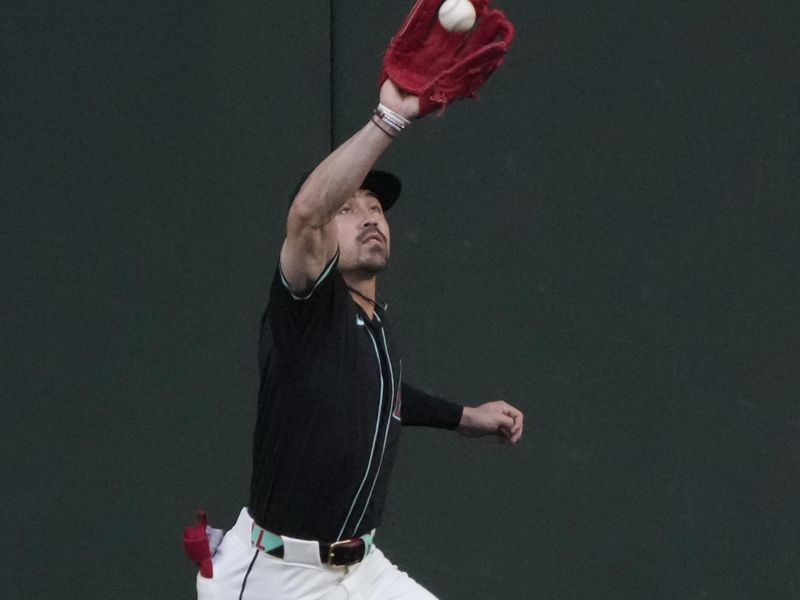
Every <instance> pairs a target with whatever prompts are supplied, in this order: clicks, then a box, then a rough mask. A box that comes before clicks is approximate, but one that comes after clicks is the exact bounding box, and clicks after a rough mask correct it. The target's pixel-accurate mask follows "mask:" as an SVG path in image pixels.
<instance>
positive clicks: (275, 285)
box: [249, 254, 462, 542]
mask: <svg viewBox="0 0 800 600" xmlns="http://www.w3.org/2000/svg"><path fill="white" fill-rule="evenodd" d="M337 261H338V254H337V256H336V257H335V258H334V259H333V260H331V262H330V263H329V264H328V265H327V266H326V268H325V270H324V271H323V272H322V274H321V275H320V277H319V278H318V280H317V281H316V282H315V283H314V284H313V285H312V286H311V287H310V288H309V289H308V290H307V291H306V292H304V293H303V294H299V295H298V294H293V293H292V292H291V291H290V290H289V287H288V285H287V283H286V281H285V280H284V278H283V276H282V274H281V273H280V268H278V269H277V270H276V273H275V277H274V279H273V282H272V286H271V290H270V298H269V304H268V306H267V310H266V312H265V314H264V317H263V320H262V326H261V336H260V340H259V362H260V368H261V384H260V389H259V403H258V415H257V419H256V427H255V432H254V441H253V473H252V479H251V487H250V503H249V510H250V515H251V516H252V517H253V519H254V520H255V521H256V522H257V523H258V524H259V525H261V526H262V527H264V528H266V529H268V530H270V531H273V532H275V533H278V534H283V535H288V536H290V537H296V538H301V539H312V540H320V541H326V542H327V541H335V540H339V539H343V538H348V537H353V536H356V535H361V534H363V533H366V532H368V531H370V530H371V529H373V528H375V527H377V526H378V525H379V523H380V518H381V512H382V508H383V504H384V500H385V498H386V489H387V485H388V479H389V474H390V472H391V469H392V465H393V463H394V457H395V452H396V449H397V443H398V439H399V435H400V429H401V425H402V424H403V422H404V421H405V424H407V425H429V426H436V427H445V428H455V427H456V426H457V425H458V422H459V420H460V418H461V411H462V408H461V407H460V406H459V405H456V404H452V403H450V402H446V401H444V400H442V399H440V398H436V397H433V396H430V395H427V394H424V393H422V392H420V391H419V390H417V389H415V388H413V387H411V386H409V385H408V384H405V383H404V382H403V375H402V369H403V367H402V361H401V360H400V357H399V353H398V350H397V348H396V347H395V345H394V341H393V337H392V335H391V332H390V329H389V325H388V321H387V318H386V313H385V311H383V310H382V309H380V308H376V310H375V313H374V316H373V318H372V319H369V318H368V316H367V314H366V313H365V312H364V311H363V310H362V309H361V307H360V306H359V305H358V304H357V303H356V302H355V301H354V300H353V299H352V298H351V296H350V292H349V290H348V288H347V285H346V283H345V281H344V279H343V278H342V276H341V274H340V273H339V271H338V269H337V268H336V266H337Z"/></svg>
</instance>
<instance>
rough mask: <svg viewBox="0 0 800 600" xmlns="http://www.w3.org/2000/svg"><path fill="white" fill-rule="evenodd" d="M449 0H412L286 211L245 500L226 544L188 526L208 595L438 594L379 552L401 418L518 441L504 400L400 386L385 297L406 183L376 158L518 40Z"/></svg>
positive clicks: (480, 7) (464, 91) (467, 88)
mask: <svg viewBox="0 0 800 600" xmlns="http://www.w3.org/2000/svg"><path fill="white" fill-rule="evenodd" d="M440 2H441V0H418V2H417V3H416V4H415V5H414V7H413V9H412V11H411V13H410V14H409V16H408V17H407V19H406V21H405V23H404V24H403V26H402V27H401V29H400V31H399V33H398V34H397V35H396V36H395V37H394V38H393V39H392V42H391V44H390V46H389V48H388V49H387V52H386V54H385V56H384V69H383V73H382V77H381V81H382V84H381V86H380V102H379V104H378V107H377V108H376V109H375V112H374V114H373V115H372V116H371V118H370V119H369V120H368V121H367V123H366V124H365V125H364V127H363V128H362V129H361V130H360V131H358V132H357V133H356V134H355V135H353V136H352V137H351V138H350V139H348V140H347V141H346V142H345V143H344V144H342V145H341V146H340V147H339V148H338V149H336V150H335V151H334V152H333V153H332V154H331V155H329V156H328V157H327V158H326V159H325V160H324V161H323V162H322V163H321V164H320V165H318V166H317V167H316V168H315V169H314V170H313V171H312V172H311V174H310V175H309V176H308V177H307V179H306V180H305V181H304V183H303V184H302V186H301V187H300V189H299V191H298V192H297V194H296V195H295V197H294V199H293V201H292V204H291V206H290V208H289V214H288V218H287V225H286V239H285V241H284V242H283V246H282V248H281V251H280V258H279V261H278V266H277V268H276V271H275V276H274V279H273V281H272V285H271V289H270V295H269V303H268V306H267V309H266V312H265V314H264V317H263V320H262V326H261V335H260V342H259V363H260V368H261V384H260V391H259V401H258V413H257V421H256V426H255V433H254V443H253V471H252V479H251V488H250V501H249V505H248V507H247V508H244V509H242V511H241V514H240V516H239V519H238V521H237V522H236V524H235V525H234V527H233V529H231V530H230V531H229V532H228V533H227V534H226V535H225V537H224V539H223V540H222V543H221V544H220V545H219V547H218V548H216V549H215V548H211V549H209V548H208V542H207V541H206V540H205V532H206V527H205V521H202V522H201V523H200V524H199V525H198V526H197V528H194V529H195V533H199V536H198V539H194V540H192V539H189V540H188V543H187V549H190V550H191V549H194V550H195V551H198V548H200V546H201V545H202V549H201V550H202V552H200V553H199V554H198V553H197V552H195V555H194V557H195V559H196V560H197V561H198V563H200V565H201V573H200V574H199V575H198V579H197V586H198V597H199V598H200V600H211V599H215V600H229V599H230V600H233V599H237V598H238V599H242V598H252V599H254V600H255V599H263V600H266V599H299V598H307V599H326V600H329V599H330V600H333V599H342V600H344V599H347V598H350V599H355V598H359V599H363V600H369V599H375V600H377V599H380V600H388V599H401V598H402V599H431V598H433V596H432V595H431V594H430V592H428V591H426V590H425V589H424V588H422V587H421V586H420V585H419V584H417V583H416V582H415V581H414V580H412V579H411V578H410V577H409V576H408V575H406V574H405V573H403V572H401V571H400V570H398V569H397V568H396V567H395V566H393V565H392V564H391V562H389V561H388V560H387V559H386V558H385V557H384V555H383V554H382V553H381V551H380V550H379V549H378V548H377V547H376V545H375V537H376V528H377V527H378V526H379V525H380V522H381V513H382V509H383V505H384V499H385V497H386V491H387V484H388V480H389V474H390V472H391V469H392V464H393V462H394V457H395V451H396V448H397V442H398V439H399V436H400V432H401V428H402V426H415V425H416V426H429V427H439V428H444V429H451V430H457V431H458V432H460V433H462V434H464V435H469V436H481V435H496V436H499V437H501V438H504V439H505V440H507V441H509V442H511V443H515V442H517V441H518V440H519V439H520V437H521V435H522V431H523V415H522V413H521V412H520V411H519V410H517V409H516V408H514V407H513V406H510V405H509V404H507V403H506V402H503V401H494V402H488V403H486V404H482V405H480V406H476V407H469V406H463V407H462V406H460V405H458V404H454V403H452V402H448V401H446V400H444V399H441V398H437V397H434V396H431V395H429V394H426V393H424V392H422V391H420V390H419V389H417V388H415V387H413V386H412V385H410V384H409V383H408V382H406V381H405V380H404V376H403V363H402V360H401V358H400V354H399V351H398V349H397V347H396V346H395V343H394V337H393V335H392V332H391V327H390V323H389V317H388V314H387V310H386V305H385V304H384V303H383V302H382V300H381V299H380V297H379V296H378V294H377V275H378V273H380V272H381V271H382V270H383V269H384V268H385V267H386V265H387V262H388V261H389V257H390V249H391V233H390V228H389V224H388V222H387V219H386V215H387V213H388V211H389V210H390V208H391V207H392V205H393V204H394V203H395V202H396V201H397V199H398V197H399V195H400V191H401V184H400V181H399V180H398V179H397V177H395V176H394V175H392V174H390V173H387V172H385V171H378V170H375V169H373V165H374V163H375V162H376V160H377V159H378V157H379V156H380V155H381V153H382V152H383V151H384V150H385V149H386V148H387V147H388V146H389V144H390V143H391V142H392V140H393V139H394V138H395V137H397V136H398V135H399V134H400V133H402V131H403V130H404V129H405V128H406V127H408V126H409V124H410V123H411V121H412V120H413V119H417V118H419V117H422V116H423V115H425V114H427V113H429V112H431V111H432V110H435V109H438V108H442V107H444V106H445V105H446V104H448V103H449V102H452V101H453V100H456V99H459V98H462V97H466V96H470V95H472V94H473V93H474V91H475V90H476V89H477V88H478V87H480V85H482V84H483V82H484V81H485V80H486V78H487V77H488V76H489V74H490V73H491V72H492V71H493V70H494V69H495V68H496V67H497V66H498V65H499V64H500V62H501V60H502V57H503V55H504V53H505V51H506V49H507V48H508V45H509V43H510V41H511V38H512V37H513V28H512V27H511V25H510V23H509V22H508V20H507V19H506V18H505V16H504V15H503V14H502V13H501V12H500V11H499V10H497V9H492V8H490V7H489V3H488V0H474V5H475V8H476V12H477V15H478V22H477V24H476V25H475V27H474V28H473V29H472V30H471V31H470V32H468V33H452V32H448V31H446V30H444V29H443V28H442V27H441V26H440V25H439V24H437V21H436V11H437V9H438V7H439V4H440ZM188 537H189V538H191V535H189V536H188ZM186 541H187V538H186V537H185V542H186ZM195 542H196V543H195ZM213 545H214V544H212V546H213ZM213 550H216V552H215V553H214V552H213ZM203 552H205V554H203ZM212 554H213V558H212Z"/></svg>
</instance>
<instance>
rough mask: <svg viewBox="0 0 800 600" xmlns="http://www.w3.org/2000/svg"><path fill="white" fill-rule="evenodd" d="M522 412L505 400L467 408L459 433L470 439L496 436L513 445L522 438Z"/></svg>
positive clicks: (465, 408)
mask: <svg viewBox="0 0 800 600" xmlns="http://www.w3.org/2000/svg"><path fill="white" fill-rule="evenodd" d="M523 419H524V416H523V414H522V412H521V411H520V410H518V409H516V408H514V407H513V406H511V405H510V404H508V403H507V402H504V401H503V400H495V401H494V402H486V403H485V404H481V405H480V406H465V407H464V412H463V413H462V414H461V422H460V423H459V425H458V428H457V431H458V432H459V433H460V434H462V435H466V436H468V437H481V436H484V435H495V436H498V437H500V438H501V439H503V440H506V441H508V442H510V443H512V444H516V443H517V442H518V441H519V439H520V438H521V437H522V421H523Z"/></svg>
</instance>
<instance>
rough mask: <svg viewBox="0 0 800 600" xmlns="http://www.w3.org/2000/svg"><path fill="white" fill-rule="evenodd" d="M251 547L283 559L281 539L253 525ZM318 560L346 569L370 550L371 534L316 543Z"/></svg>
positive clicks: (360, 559) (324, 563)
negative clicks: (327, 542)
mask: <svg viewBox="0 0 800 600" xmlns="http://www.w3.org/2000/svg"><path fill="white" fill-rule="evenodd" d="M250 536H251V540H252V542H253V546H255V547H256V548H258V549H259V550H261V551H263V552H266V553H267V554H269V555H270V556H275V557H276V558H283V554H284V552H283V538H281V536H279V535H277V534H275V533H272V532H270V531H267V530H266V529H264V528H263V527H260V526H259V525H257V524H256V523H253V525H252V528H251V531H250ZM318 545H319V559H320V561H321V562H322V564H323V565H330V566H333V567H346V566H348V565H352V564H355V563H357V562H360V561H362V560H363V559H364V557H365V556H366V555H367V554H368V553H369V551H370V548H372V534H366V535H363V536H361V537H356V538H349V539H346V540H341V541H338V542H331V543H329V544H326V543H323V542H318Z"/></svg>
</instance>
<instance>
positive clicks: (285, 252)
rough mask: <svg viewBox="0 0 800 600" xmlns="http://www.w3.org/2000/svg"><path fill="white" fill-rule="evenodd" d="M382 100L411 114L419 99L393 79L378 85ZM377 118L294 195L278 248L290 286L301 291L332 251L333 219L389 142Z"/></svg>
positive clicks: (331, 254)
mask: <svg viewBox="0 0 800 600" xmlns="http://www.w3.org/2000/svg"><path fill="white" fill-rule="evenodd" d="M380 100H381V103H382V104H384V105H385V106H387V107H388V108H390V109H392V110H393V111H395V112H397V113H399V114H401V115H403V116H404V117H406V118H407V119H412V118H414V117H416V116H417V115H418V114H419V100H418V98H417V97H415V96H409V95H408V94H405V93H403V92H402V91H400V90H399V89H398V88H397V86H395V85H394V83H393V82H392V81H391V80H387V81H386V82H385V83H384V84H383V86H382V87H381V92H380ZM391 139H392V138H391V137H390V136H389V135H388V134H387V133H386V132H385V131H382V130H381V129H380V128H379V127H378V126H377V125H376V124H375V123H367V124H366V125H365V126H364V127H363V128H361V130H360V131H358V132H357V133H356V134H355V135H353V136H352V137H351V138H350V139H348V140H347V141H346V142H344V143H343V144H342V145H341V146H339V147H338V148H337V149H336V150H335V151H334V152H333V153H331V154H330V155H329V156H328V157H327V158H326V159H325V160H323V161H322V162H321V163H320V164H319V165H318V166H317V168H316V169H314V170H313V171H312V172H311V174H310V175H309V176H308V179H306V181H305V182H304V183H303V185H302V187H301V188H300V191H299V192H298V193H297V196H295V198H294V200H293V201H292V205H291V207H290V208H289V216H288V218H287V220H286V239H285V240H284V242H283V247H282V248H281V258H280V264H281V271H282V272H283V276H284V278H285V279H286V282H287V283H288V284H289V288H290V289H291V291H292V292H295V293H298V294H299V293H302V292H303V291H305V290H306V289H307V288H308V287H309V286H310V285H311V284H312V283H313V282H314V281H315V280H316V279H317V278H318V277H319V275H320V273H322V270H323V269H324V268H325V265H326V264H327V263H328V262H329V261H330V260H331V258H333V256H334V255H335V254H336V224H335V222H334V220H333V218H334V216H335V215H336V213H337V212H338V211H339V209H340V208H341V206H342V205H343V204H344V203H345V202H346V201H347V200H348V199H349V198H350V197H352V195H353V194H354V193H355V192H356V190H358V187H359V186H360V185H361V183H362V182H363V181H364V178H365V177H366V175H367V173H368V172H369V170H370V169H371V168H372V166H373V164H375V161H376V160H377V159H378V157H379V156H380V155H381V154H382V153H383V151H384V150H386V148H387V147H388V146H389V144H390V143H391Z"/></svg>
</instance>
